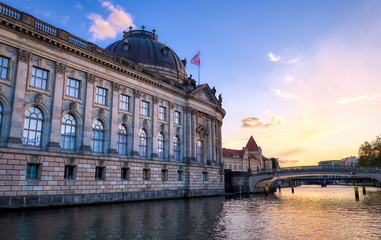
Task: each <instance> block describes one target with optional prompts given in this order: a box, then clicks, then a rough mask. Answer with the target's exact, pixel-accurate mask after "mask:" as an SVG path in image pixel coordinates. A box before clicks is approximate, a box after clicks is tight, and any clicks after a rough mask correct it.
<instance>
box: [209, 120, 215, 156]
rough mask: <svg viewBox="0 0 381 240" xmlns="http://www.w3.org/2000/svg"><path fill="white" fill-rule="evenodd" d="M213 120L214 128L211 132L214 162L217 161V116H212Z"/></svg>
mask: <svg viewBox="0 0 381 240" xmlns="http://www.w3.org/2000/svg"><path fill="white" fill-rule="evenodd" d="M210 121H211V125H212V130H211V134H212V161H213V162H216V123H215V121H216V118H215V117H212V118H211V119H210Z"/></svg>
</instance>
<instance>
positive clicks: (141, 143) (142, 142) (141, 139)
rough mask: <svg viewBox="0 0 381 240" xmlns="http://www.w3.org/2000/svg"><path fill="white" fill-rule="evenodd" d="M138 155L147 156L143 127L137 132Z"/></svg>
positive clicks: (145, 134) (145, 135) (145, 136)
mask: <svg viewBox="0 0 381 240" xmlns="http://www.w3.org/2000/svg"><path fill="white" fill-rule="evenodd" d="M139 155H140V156H141V157H147V133H146V131H145V130H144V129H141V130H140V133H139Z"/></svg>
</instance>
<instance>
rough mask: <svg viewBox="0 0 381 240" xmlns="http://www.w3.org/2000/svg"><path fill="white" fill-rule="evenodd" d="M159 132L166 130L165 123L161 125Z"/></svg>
mask: <svg viewBox="0 0 381 240" xmlns="http://www.w3.org/2000/svg"><path fill="white" fill-rule="evenodd" d="M159 130H160V131H164V130H165V124H164V123H161V124H160V125H159Z"/></svg>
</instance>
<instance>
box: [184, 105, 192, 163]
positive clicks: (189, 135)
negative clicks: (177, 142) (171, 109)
mask: <svg viewBox="0 0 381 240" xmlns="http://www.w3.org/2000/svg"><path fill="white" fill-rule="evenodd" d="M185 112H186V125H185V128H186V136H185V137H186V138H185V139H186V141H184V142H186V148H187V149H186V158H187V160H191V159H192V123H191V117H192V116H191V108H190V107H187V108H186V110H185Z"/></svg>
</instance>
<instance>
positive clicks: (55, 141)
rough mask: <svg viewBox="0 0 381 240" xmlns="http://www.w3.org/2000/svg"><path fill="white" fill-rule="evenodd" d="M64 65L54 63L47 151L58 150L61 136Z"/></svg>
mask: <svg viewBox="0 0 381 240" xmlns="http://www.w3.org/2000/svg"><path fill="white" fill-rule="evenodd" d="M65 67H66V66H65V65H64V64H62V63H56V75H55V81H54V94H53V109H52V125H51V126H52V127H51V131H50V142H49V143H48V150H49V151H56V150H57V149H58V148H60V136H61V128H60V126H61V111H62V94H63V91H64V89H65V86H64V82H65Z"/></svg>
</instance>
